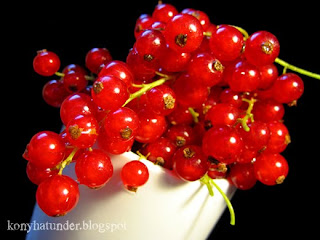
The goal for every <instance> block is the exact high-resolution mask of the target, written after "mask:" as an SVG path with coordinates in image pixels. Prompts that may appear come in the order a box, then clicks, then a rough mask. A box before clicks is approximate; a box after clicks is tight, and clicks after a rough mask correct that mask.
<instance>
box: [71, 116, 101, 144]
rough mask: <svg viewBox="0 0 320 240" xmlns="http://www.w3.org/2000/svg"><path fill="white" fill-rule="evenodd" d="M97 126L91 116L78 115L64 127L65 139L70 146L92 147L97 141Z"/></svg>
mask: <svg viewBox="0 0 320 240" xmlns="http://www.w3.org/2000/svg"><path fill="white" fill-rule="evenodd" d="M98 131H99V126H98V122H97V120H96V119H95V118H94V117H93V116H92V115H78V116H76V117H75V118H74V119H72V120H70V121H69V122H68V125H67V126H66V132H67V138H68V139H69V142H70V144H71V145H72V146H75V147H78V148H88V147H92V146H93V144H94V143H95V142H96V140H97V136H98Z"/></svg>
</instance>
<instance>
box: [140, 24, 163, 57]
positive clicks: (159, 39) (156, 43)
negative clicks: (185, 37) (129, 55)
mask: <svg viewBox="0 0 320 240" xmlns="http://www.w3.org/2000/svg"><path fill="white" fill-rule="evenodd" d="M134 48H135V49H136V50H137V52H138V54H139V56H140V57H142V58H143V60H144V61H146V62H153V61H156V60H157V59H159V57H160V56H161V54H162V53H163V51H164V50H165V48H166V41H165V39H164V36H163V34H162V33H161V32H160V31H158V30H153V29H150V30H146V31H144V32H143V33H142V34H141V35H140V36H139V37H138V39H137V40H136V42H135V44H134Z"/></svg>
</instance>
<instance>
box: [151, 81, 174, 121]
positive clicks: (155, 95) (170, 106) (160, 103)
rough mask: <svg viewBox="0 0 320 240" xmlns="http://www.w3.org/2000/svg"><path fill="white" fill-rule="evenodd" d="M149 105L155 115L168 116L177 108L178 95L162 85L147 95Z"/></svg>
mask: <svg viewBox="0 0 320 240" xmlns="http://www.w3.org/2000/svg"><path fill="white" fill-rule="evenodd" d="M146 97H147V101H148V102H147V105H148V108H149V109H150V111H152V112H153V113H155V114H158V115H163V116H167V115H169V114H170V113H172V111H173V110H174V108H175V106H176V94H175V92H174V91H173V90H172V89H171V88H170V87H168V86H167V85H160V86H157V87H154V88H152V89H150V90H149V91H148V92H147V93H146Z"/></svg>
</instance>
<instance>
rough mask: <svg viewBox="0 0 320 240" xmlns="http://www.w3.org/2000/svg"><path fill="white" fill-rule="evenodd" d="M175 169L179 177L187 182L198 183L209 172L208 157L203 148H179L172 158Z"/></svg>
mask: <svg viewBox="0 0 320 240" xmlns="http://www.w3.org/2000/svg"><path fill="white" fill-rule="evenodd" d="M172 161H173V169H174V171H175V172H176V173H177V175H178V176H179V177H181V178H182V179H184V180H187V181H196V180H199V179H200V178H201V177H203V175H204V174H206V172H207V171H208V163H207V157H206V156H205V155H204V154H203V152H202V150H201V147H199V146H196V145H187V146H184V147H181V148H179V149H178V150H177V151H176V152H175V153H174V155H173V157H172Z"/></svg>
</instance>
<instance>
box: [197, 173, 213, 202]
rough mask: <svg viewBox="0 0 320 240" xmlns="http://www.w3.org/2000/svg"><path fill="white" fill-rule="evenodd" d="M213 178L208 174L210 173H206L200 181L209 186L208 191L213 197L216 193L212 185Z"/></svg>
mask: <svg viewBox="0 0 320 240" xmlns="http://www.w3.org/2000/svg"><path fill="white" fill-rule="evenodd" d="M211 180H212V179H211V178H210V177H209V176H208V174H205V175H204V176H203V177H202V178H201V179H200V182H201V183H202V184H205V185H206V186H207V189H208V192H209V194H210V196H211V197H212V196H213V195H214V193H213V190H212V186H211Z"/></svg>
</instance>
